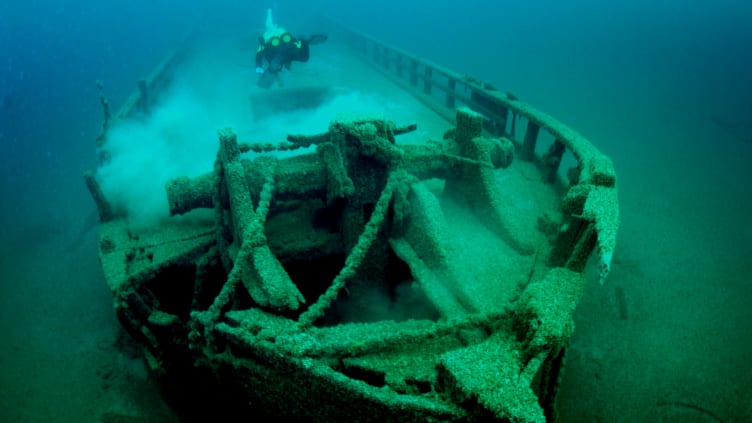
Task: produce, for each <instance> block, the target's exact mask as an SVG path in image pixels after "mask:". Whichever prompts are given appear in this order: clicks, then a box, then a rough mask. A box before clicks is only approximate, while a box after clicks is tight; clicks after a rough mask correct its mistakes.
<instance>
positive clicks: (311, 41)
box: [308, 34, 329, 45]
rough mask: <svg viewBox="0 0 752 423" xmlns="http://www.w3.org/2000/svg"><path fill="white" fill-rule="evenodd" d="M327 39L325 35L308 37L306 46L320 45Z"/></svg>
mask: <svg viewBox="0 0 752 423" xmlns="http://www.w3.org/2000/svg"><path fill="white" fill-rule="evenodd" d="M328 39H329V36H328V35H326V34H313V35H311V36H310V37H308V44H310V45H316V44H321V43H323V42H324V41H326V40H328Z"/></svg>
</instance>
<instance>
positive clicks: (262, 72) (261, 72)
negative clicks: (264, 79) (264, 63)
mask: <svg viewBox="0 0 752 423" xmlns="http://www.w3.org/2000/svg"><path fill="white" fill-rule="evenodd" d="M256 73H257V74H259V75H263V74H264V68H256Z"/></svg>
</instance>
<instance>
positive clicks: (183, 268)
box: [86, 29, 618, 422]
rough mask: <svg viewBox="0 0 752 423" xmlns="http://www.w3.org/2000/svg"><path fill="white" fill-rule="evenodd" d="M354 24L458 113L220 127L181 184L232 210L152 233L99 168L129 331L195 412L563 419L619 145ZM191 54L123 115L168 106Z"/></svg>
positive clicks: (392, 76) (393, 70) (118, 294)
mask: <svg viewBox="0 0 752 423" xmlns="http://www.w3.org/2000/svg"><path fill="white" fill-rule="evenodd" d="M335 37H338V38H339V39H341V40H344V41H346V44H347V48H349V49H350V50H349V51H350V52H351V53H350V54H352V55H353V57H357V58H358V60H361V61H363V63H366V64H367V65H368V66H369V67H370V69H372V71H373V72H374V74H375V75H378V77H379V78H384V79H385V80H387V81H389V83H390V84H392V85H393V86H394V87H396V88H397V89H399V90H401V91H402V92H404V93H408V94H409V95H410V96H411V97H412V98H415V99H417V100H418V101H419V102H420V104H421V105H422V107H425V108H426V110H428V111H429V112H430V113H432V114H433V115H434V116H436V117H438V118H439V119H442V120H443V121H444V122H446V124H447V130H446V131H445V132H444V133H443V134H442V135H441V136H440V137H430V138H427V139H425V140H423V141H422V142H418V143H401V142H400V137H402V136H404V135H403V134H407V133H411V132H412V133H413V135H414V134H415V130H416V128H420V125H421V122H403V121H402V119H403V118H402V117H401V116H393V117H390V118H389V119H386V118H383V117H370V116H353V117H339V118H336V119H334V120H332V121H331V123H330V124H329V127H328V131H326V132H323V133H316V134H302V135H290V136H288V137H287V138H286V139H281V140H276V141H275V142H263V143H262V142H254V141H256V140H239V139H238V136H237V135H236V133H235V132H233V130H232V129H230V128H222V129H219V130H218V137H217V156H216V157H217V158H216V162H215V165H214V168H213V169H206V173H205V174H204V175H202V176H199V177H194V178H187V177H177V178H175V179H172V180H171V181H170V182H169V183H168V184H167V186H166V189H165V195H166V197H167V199H168V202H169V205H170V211H171V213H172V214H174V215H180V214H190V213H194V212H195V211H196V210H199V209H204V212H206V210H207V209H208V210H210V211H211V212H210V213H212V215H213V219H211V220H210V222H208V223H206V222H204V223H191V224H186V221H184V220H176V221H175V222H172V221H171V220H166V221H165V222H164V223H162V224H161V225H160V226H159V227H158V228H153V230H150V231H148V232H147V233H143V234H136V233H134V232H133V231H131V229H130V228H129V224H128V219H127V216H124V215H121V214H118V213H116V212H114V211H113V209H112V208H111V207H110V205H109V203H108V200H107V198H106V196H105V195H104V194H103V193H102V192H101V190H100V189H99V186H98V184H97V179H96V176H95V175H94V174H88V175H86V181H87V184H88V186H89V188H90V191H91V193H92V195H93V197H94V199H95V201H96V203H97V206H98V208H99V212H100V220H101V223H100V226H99V233H100V242H99V256H100V260H101V264H102V268H103V271H104V275H105V278H106V281H107V283H108V284H109V287H110V288H111V290H112V293H113V299H114V308H115V311H116V312H117V315H118V317H119V319H120V321H121V323H122V325H123V327H124V328H125V329H126V330H127V331H128V332H129V333H130V335H131V336H132V337H133V338H134V339H135V340H137V341H138V343H139V344H140V345H142V346H143V354H144V357H145V360H146V363H147V365H148V367H149V369H150V370H151V371H152V373H153V375H154V376H155V378H156V380H157V381H158V383H159V385H160V386H161V387H162V390H163V392H164V396H165V398H166V399H167V400H168V401H169V402H170V403H171V404H173V405H174V406H175V407H174V408H175V409H176V410H177V411H178V414H179V415H180V416H181V418H183V419H185V420H187V421H189V420H196V421H199V420H200V421H206V420H207V419H211V420H214V421H217V419H221V418H222V416H238V415H241V416H247V417H248V418H252V417H256V418H261V419H264V418H287V419H291V420H294V421H358V422H361V421H362V422H368V421H373V422H384V421H437V422H438V421H441V422H444V421H452V422H465V421H466V422H473V421H501V422H505V421H510V422H543V421H552V420H555V418H556V411H555V399H556V393H557V389H558V381H559V378H560V375H561V372H562V370H563V366H564V362H565V356H566V351H567V345H568V342H569V340H570V337H571V336H572V333H573V330H574V324H573V310H574V309H575V307H576V305H577V303H578V300H579V298H580V295H581V292H582V290H583V289H584V288H585V285H586V281H587V280H588V279H591V280H592V279H600V280H601V281H602V280H603V279H604V278H605V277H606V274H607V273H608V270H609V268H610V263H611V257H612V252H613V249H614V243H615V236H616V230H617V226H618V204H617V191H616V177H615V173H614V169H613V165H612V162H611V161H610V160H609V158H607V157H606V156H604V155H603V154H602V153H600V152H599V151H598V150H597V149H596V147H595V146H594V145H593V144H592V143H591V142H589V141H588V140H587V139H585V138H584V137H582V136H581V135H579V134H578V133H577V132H575V131H574V130H572V129H570V128H568V127H567V126H565V125H564V124H562V123H561V122H559V121H557V120H556V119H555V118H553V117H551V116H549V115H547V114H545V113H543V112H541V111H539V110H536V109H535V108H534V107H532V106H531V105H529V104H526V103H524V102H522V101H520V100H518V99H517V98H515V96H513V95H511V94H505V93H502V92H500V91H498V90H496V89H495V88H493V87H491V86H490V85H489V84H487V83H484V82H483V81H479V80H477V79H474V78H470V77H467V76H463V75H460V74H457V73H455V72H453V71H451V70H448V69H445V68H442V67H440V66H438V65H436V64H434V63H431V62H429V61H426V60H423V59H419V58H417V57H415V56H413V55H411V54H409V53H407V52H405V51H403V50H400V49H398V48H395V47H392V46H388V45H385V44H383V43H381V42H379V41H377V40H374V39H373V38H371V37H368V36H366V35H364V34H361V33H358V32H354V31H350V30H346V29H341V30H340V31H339V32H337V33H336V34H333V37H332V38H335ZM180 63H181V54H179V53H176V54H174V55H171V56H170V57H168V58H167V59H166V60H165V61H164V62H163V63H162V64H161V65H160V66H158V67H157V69H156V70H155V71H154V73H153V74H152V75H150V76H149V77H148V78H146V79H144V80H142V81H141V82H140V84H139V90H137V91H136V92H135V93H134V94H133V96H131V98H130V99H129V101H128V102H127V103H126V104H125V105H124V106H123V107H122V108H121V109H120V111H119V112H118V113H117V114H116V115H115V116H113V120H117V119H128V118H130V117H132V116H136V115H144V114H148V112H149V110H150V108H151V107H153V106H154V105H155V104H157V103H158V102H159V96H160V93H161V92H162V91H163V90H164V89H165V87H166V86H168V85H169V82H170V80H171V74H172V72H174V69H175V68H176V67H179V66H180ZM291 92H295V93H296V95H302V94H301V93H304V92H305V89H302V88H301V89H297V88H292V89H280V90H279V94H278V95H281V96H284V95H291V94H290V93H291ZM268 95H277V94H267V95H266V96H265V97H259V98H258V99H255V101H266V100H268ZM251 101H254V98H251ZM266 141H268V140H266ZM100 142H102V143H104V142H106V136H103V137H101V138H100ZM280 151H285V152H287V154H286V155H285V156H280V155H279V154H277V153H278V152H280ZM296 152H297V154H296ZM590 270H592V271H590ZM588 276H589V277H588Z"/></svg>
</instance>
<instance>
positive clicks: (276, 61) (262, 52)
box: [256, 9, 328, 89]
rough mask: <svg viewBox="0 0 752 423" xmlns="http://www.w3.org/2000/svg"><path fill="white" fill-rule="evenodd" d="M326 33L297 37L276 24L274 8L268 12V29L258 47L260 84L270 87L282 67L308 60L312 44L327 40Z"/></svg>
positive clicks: (257, 59) (257, 58)
mask: <svg viewBox="0 0 752 423" xmlns="http://www.w3.org/2000/svg"><path fill="white" fill-rule="evenodd" d="M327 38H328V37H327V36H326V35H324V34H314V35H312V36H310V37H308V38H295V37H294V36H293V35H292V34H290V33H289V32H287V31H286V30H285V29H284V28H282V27H279V26H277V25H275V24H274V21H273V20H272V10H271V9H269V10H267V12H266V31H265V32H264V35H263V36H261V37H259V46H258V48H257V49H256V73H257V74H259V75H261V77H260V78H259V80H258V85H259V86H260V87H262V88H267V89H268V88H270V87H271V86H272V84H273V83H274V81H276V80H277V79H278V76H279V73H280V72H281V71H282V69H283V68H284V69H287V70H289V69H290V66H291V65H292V62H307V61H308V59H309V58H310V57H311V54H310V53H311V52H310V46H311V45H314V44H320V43H323V42H324V41H326V40H327Z"/></svg>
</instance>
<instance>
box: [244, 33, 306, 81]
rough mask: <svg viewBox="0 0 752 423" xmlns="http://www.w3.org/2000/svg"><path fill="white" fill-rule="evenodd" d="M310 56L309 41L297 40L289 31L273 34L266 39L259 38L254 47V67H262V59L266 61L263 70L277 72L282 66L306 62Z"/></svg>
mask: <svg viewBox="0 0 752 423" xmlns="http://www.w3.org/2000/svg"><path fill="white" fill-rule="evenodd" d="M310 57H311V51H310V46H309V42H308V41H307V40H299V39H297V38H295V37H293V36H292V34H290V33H289V32H285V33H283V34H281V35H278V36H274V37H272V38H270V39H269V40H267V41H264V40H263V38H261V39H260V40H259V46H258V49H256V67H257V68H263V66H264V61H266V63H268V66H267V67H266V68H265V72H272V73H277V72H279V71H281V70H282V67H285V68H287V69H290V65H291V64H292V62H293V61H295V62H307V61H308V59H309V58H310Z"/></svg>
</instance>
